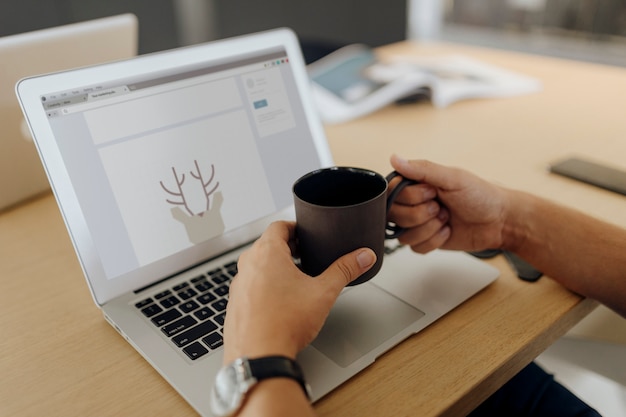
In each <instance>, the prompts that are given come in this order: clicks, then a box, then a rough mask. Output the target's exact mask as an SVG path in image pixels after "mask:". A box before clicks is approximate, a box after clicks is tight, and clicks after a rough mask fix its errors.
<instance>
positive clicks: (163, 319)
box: [152, 308, 182, 327]
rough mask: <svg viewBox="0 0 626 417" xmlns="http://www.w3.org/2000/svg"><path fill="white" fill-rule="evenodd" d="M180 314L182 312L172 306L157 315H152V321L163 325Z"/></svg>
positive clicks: (157, 324) (159, 325)
mask: <svg viewBox="0 0 626 417" xmlns="http://www.w3.org/2000/svg"><path fill="white" fill-rule="evenodd" d="M181 316H182V314H181V313H180V311H178V310H176V309H175V308H173V309H171V310H167V311H166V312H165V313H163V314H159V315H158V316H155V317H153V318H152V323H154V324H155V325H156V326H158V327H161V326H165V325H166V324H167V323H169V322H171V321H173V320H176V319H177V318H179V317H181Z"/></svg>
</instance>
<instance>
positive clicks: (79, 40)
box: [0, 14, 137, 209]
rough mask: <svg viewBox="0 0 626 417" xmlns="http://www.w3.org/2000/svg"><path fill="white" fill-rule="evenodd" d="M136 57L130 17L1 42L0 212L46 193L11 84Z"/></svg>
mask: <svg viewBox="0 0 626 417" xmlns="http://www.w3.org/2000/svg"><path fill="white" fill-rule="evenodd" d="M136 54H137V18H136V17H135V16H134V15H132V14H124V15H118V16H113V17H106V18H102V19H96V20H90V21H86V22H81V23H74V24H69V25H65V26H58V27H54V28H50V29H43V30H38V31H33V32H28V33H21V34H18V35H12V36H5V37H2V38H0V62H2V69H1V70H0V132H1V133H0V209H3V208H7V207H10V206H12V205H14V204H17V203H19V202H20V201H23V200H25V199H27V198H29V197H32V196H35V195H37V194H40V193H42V192H44V191H47V190H49V189H50V185H49V183H48V180H47V178H46V175H45V173H44V171H43V169H42V167H41V161H40V159H39V156H38V155H37V151H36V150H35V146H34V145H33V143H32V138H31V136H30V133H29V131H28V126H26V123H25V122H24V118H23V117H22V112H21V110H20V106H19V104H18V102H17V100H16V99H15V83H16V82H17V81H19V80H20V79H21V78H23V77H26V76H31V75H36V74H43V73H47V72H52V71H59V70H64V69H70V68H75V67H79V66H85V65H91V64H96V63H101V62H106V61H113V60H118V59H122V58H129V57H131V56H134V55H136Z"/></svg>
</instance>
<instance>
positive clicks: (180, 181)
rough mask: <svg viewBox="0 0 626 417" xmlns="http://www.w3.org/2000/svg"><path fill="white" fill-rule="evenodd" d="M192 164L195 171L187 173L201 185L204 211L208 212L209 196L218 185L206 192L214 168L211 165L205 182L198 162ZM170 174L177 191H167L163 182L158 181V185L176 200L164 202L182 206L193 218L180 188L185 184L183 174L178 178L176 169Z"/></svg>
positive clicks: (213, 173) (192, 213) (213, 175)
mask: <svg viewBox="0 0 626 417" xmlns="http://www.w3.org/2000/svg"><path fill="white" fill-rule="evenodd" d="M193 162H194V165H195V167H196V169H195V171H189V173H190V174H191V176H192V177H193V178H195V179H197V180H198V181H200V184H201V185H202V190H203V192H204V197H205V199H206V210H209V208H210V196H211V194H213V193H214V192H215V190H217V187H218V186H219V185H220V183H219V181H218V182H217V183H216V184H215V186H214V187H213V188H212V189H211V190H208V188H207V187H208V186H209V185H210V184H211V183H212V182H213V178H214V177H215V167H214V166H213V164H211V176H210V178H209V179H208V180H207V181H205V180H204V177H203V175H202V171H200V165H198V161H197V160H194V161H193ZM172 173H173V174H174V179H175V180H176V186H177V187H178V190H177V191H172V190H170V189H168V188H167V187H166V186H165V184H163V181H159V183H160V184H161V188H163V189H164V190H165V192H166V193H168V194H170V195H172V196H174V197H176V198H177V199H178V200H173V199H167V200H166V201H167V202H168V203H170V204H173V205H175V206H183V207H184V208H185V210H186V211H187V213H189V215H190V216H193V215H194V214H195V213H194V212H193V211H192V210H191V209H190V208H189V205H188V204H187V199H186V198H185V193H184V191H183V188H182V186H183V183H184V182H185V174H181V176H180V177H179V176H178V174H177V173H176V168H174V167H172ZM200 215H202V213H200Z"/></svg>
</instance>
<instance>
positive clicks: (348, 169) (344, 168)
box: [292, 165, 389, 209]
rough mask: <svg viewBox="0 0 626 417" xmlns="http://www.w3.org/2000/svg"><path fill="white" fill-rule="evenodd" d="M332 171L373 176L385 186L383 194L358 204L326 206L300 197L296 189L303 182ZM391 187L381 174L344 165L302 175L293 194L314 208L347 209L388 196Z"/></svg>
mask: <svg viewBox="0 0 626 417" xmlns="http://www.w3.org/2000/svg"><path fill="white" fill-rule="evenodd" d="M330 171H346V172H353V173H360V174H366V175H369V176H371V177H372V178H377V179H380V180H381V184H384V187H383V188H382V190H381V192H379V193H377V194H376V195H374V196H373V197H371V198H368V199H367V200H363V201H360V202H358V203H354V204H345V205H324V204H316V203H312V202H310V201H308V200H305V199H303V198H302V197H301V196H300V195H298V192H297V191H296V187H298V185H300V184H302V182H303V181H306V180H307V179H309V178H311V177H313V176H316V175H319V174H321V173H323V172H330ZM388 187H389V182H388V181H387V179H386V178H385V177H384V176H383V175H381V174H379V173H378V172H376V171H373V170H371V169H367V168H359V167H353V166H342V165H338V166H331V167H325V168H319V169H316V170H313V171H311V172H308V173H306V174H304V175H302V176H301V177H300V178H298V179H297V180H296V181H295V182H294V183H293V186H292V192H293V195H294V197H295V198H297V199H298V200H299V201H300V202H302V203H304V204H307V205H310V206H314V207H324V208H328V209H333V208H345V207H354V206H359V205H362V204H367V203H369V202H371V201H373V200H376V199H377V198H380V196H381V195H383V194H386V192H387V189H388Z"/></svg>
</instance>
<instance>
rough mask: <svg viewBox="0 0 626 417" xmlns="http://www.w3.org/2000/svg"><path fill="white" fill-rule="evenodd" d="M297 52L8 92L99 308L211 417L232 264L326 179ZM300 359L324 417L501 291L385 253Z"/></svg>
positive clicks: (270, 36) (455, 266) (275, 45)
mask: <svg viewBox="0 0 626 417" xmlns="http://www.w3.org/2000/svg"><path fill="white" fill-rule="evenodd" d="M309 86H310V84H309V79H308V77H307V73H306V70H305V65H304V61H303V59H302V55H301V51H300V49H299V45H298V40H297V37H296V36H295V35H294V33H293V32H292V31H291V30H289V29H275V30H271V31H267V32H261V33H256V34H251V35H245V36H241V37H236V38H230V39H224V40H219V41H215V42H212V43H207V44H199V45H194V46H190V47H185V48H180V49H175V50H170V51H164V52H159V53H155V54H150V55H143V56H138V57H136V58H133V59H130V60H125V61H121V62H115V63H108V64H103V65H98V66H94V67H90V68H83V69H77V70H72V71H66V72H61V73H57V74H51V75H43V76H38V77H31V78H27V79H25V80H22V81H20V82H19V83H18V85H17V86H16V89H17V94H18V96H19V101H20V103H21V105H22V108H23V111H24V113H25V115H26V119H27V121H28V123H29V126H30V128H31V131H32V133H33V137H34V139H35V143H36V145H37V148H38V150H39V152H40V154H41V157H42V160H43V164H44V167H45V169H46V172H47V174H48V177H49V179H50V182H51V184H52V189H53V191H54V194H55V196H56V199H57V202H58V205H59V208H60V210H61V213H62V215H63V218H64V220H65V222H66V225H67V229H68V231H69V234H70V236H71V238H72V242H73V244H74V247H75V249H76V252H77V255H78V259H79V260H80V263H81V265H82V268H83V270H84V275H85V277H86V281H87V283H88V284H89V287H90V289H91V293H92V295H93V299H94V301H95V303H96V304H97V306H98V307H99V308H100V309H102V312H103V314H104V317H105V319H106V320H107V321H108V322H109V323H110V324H111V325H112V326H113V327H114V328H115V329H117V331H118V332H119V333H120V334H121V335H122V336H123V337H124V338H125V339H126V340H127V341H128V342H129V343H130V344H131V345H132V346H133V347H134V348H135V349H137V351H138V352H139V353H140V354H141V355H143V357H144V358H145V359H146V360H147V361H148V362H149V363H150V364H151V365H153V366H154V368H155V369H157V370H158V372H160V374H161V375H162V376H163V377H164V378H165V379H166V380H167V381H168V382H169V383H170V384H171V385H172V386H173V387H174V388H175V389H176V390H177V391H178V392H179V393H180V394H181V395H182V396H183V397H184V398H185V399H186V400H187V401H188V402H189V403H190V404H191V405H192V406H193V407H194V408H195V409H196V410H197V412H198V413H199V414H201V415H203V416H210V415H211V413H210V410H209V408H210V407H209V397H210V396H209V395H208V393H209V392H210V390H211V388H212V384H213V376H214V375H215V374H216V373H217V371H218V369H219V368H220V367H221V365H222V350H223V347H222V334H221V333H222V326H223V323H224V316H225V313H226V305H227V295H228V286H229V283H230V280H231V279H232V277H233V275H234V274H236V272H237V259H238V257H239V255H240V254H241V253H242V251H243V250H245V248H246V247H248V245H249V244H250V243H251V242H252V241H254V240H255V239H256V238H257V237H258V236H259V235H260V234H261V233H262V232H263V231H264V230H265V228H266V227H267V226H268V225H269V223H270V222H272V221H274V220H279V219H294V217H295V215H294V209H293V200H292V192H291V189H292V184H293V182H294V181H295V180H296V179H297V178H299V177H300V176H301V175H303V174H305V173H307V172H309V171H312V170H314V169H318V168H321V167H326V166H331V165H333V160H332V156H331V153H330V151H329V147H328V143H327V141H326V138H325V136H324V129H323V127H322V125H321V123H320V120H319V118H318V116H317V114H316V112H315V110H314V107H313V103H312V100H311V97H310V91H309ZM390 252H393V253H390V254H389V255H387V259H386V260H385V262H384V264H383V268H382V270H381V272H380V273H379V274H378V275H377V276H376V277H375V278H374V279H373V280H371V281H370V282H368V283H366V284H363V285H359V286H356V287H349V288H346V289H345V290H344V292H343V293H342V294H341V295H340V297H339V299H338V301H337V304H336V305H335V307H334V308H333V310H332V312H331V313H330V316H329V318H328V321H327V322H326V325H325V326H324V328H323V329H322V331H321V333H320V335H319V337H318V338H317V339H316V340H315V341H314V342H313V344H312V345H311V346H309V347H307V348H306V349H305V350H304V351H303V352H302V353H301V355H300V356H299V358H298V360H299V362H300V363H301V365H302V367H303V369H304V372H305V376H306V379H307V381H308V382H309V383H310V385H311V387H312V392H313V399H314V400H317V399H319V398H321V397H322V396H324V395H325V394H327V393H329V392H330V391H331V390H333V389H334V388H335V387H337V386H338V385H340V384H341V383H343V382H344V381H346V380H348V379H349V378H350V377H352V376H353V375H355V374H357V373H358V372H359V371H361V370H362V369H364V368H366V367H367V366H368V365H369V364H371V363H372V362H373V361H374V360H375V359H376V357H378V356H379V355H381V354H382V353H383V352H385V351H387V350H388V349H390V348H392V347H393V346H395V345H396V344H398V343H400V342H401V341H402V340H404V339H406V338H407V337H409V336H411V335H412V334H414V333H417V332H419V331H420V330H421V329H423V328H425V327H426V326H428V325H429V324H431V323H433V322H434V321H436V320H437V319H438V318H440V317H441V316H443V315H444V314H446V313H447V312H449V311H450V310H452V309H454V308H455V307H456V306H458V305H459V304H461V303H462V302H463V301H465V300H467V299H468V298H470V297H471V296H472V295H474V294H476V293H477V292H479V291H480V290H481V289H483V288H484V287H486V286H487V285H489V284H490V283H491V282H493V281H494V280H495V279H496V278H497V276H498V271H497V270H496V269H494V268H493V267H491V266H489V265H487V264H486V263H483V262H482V261H480V260H478V259H476V258H474V257H471V256H470V255H467V254H464V253H461V252H448V251H435V252H433V253H430V254H428V255H417V254H414V253H412V252H411V251H410V249H409V248H406V247H403V248H390Z"/></svg>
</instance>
